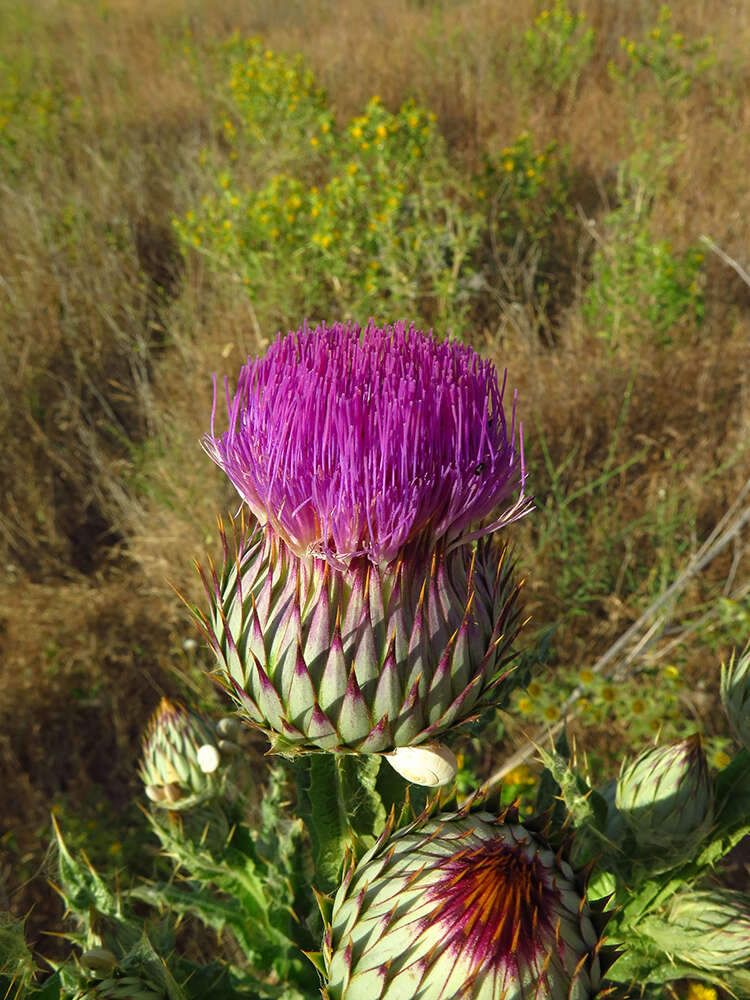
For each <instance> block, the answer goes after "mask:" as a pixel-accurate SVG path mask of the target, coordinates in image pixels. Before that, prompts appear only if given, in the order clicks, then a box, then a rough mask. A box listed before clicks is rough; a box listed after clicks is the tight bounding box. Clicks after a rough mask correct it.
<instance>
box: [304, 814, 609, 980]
mask: <svg viewBox="0 0 750 1000" xmlns="http://www.w3.org/2000/svg"><path fill="white" fill-rule="evenodd" d="M584 881H585V880H584V879H583V878H582V877H581V876H580V873H576V871H574V869H573V868H572V866H571V865H570V864H569V863H568V862H567V861H566V860H565V859H564V857H563V856H562V852H560V851H555V850H553V849H552V848H551V847H550V846H549V845H548V844H547V843H546V842H545V840H544V838H543V837H542V836H541V835H540V834H537V833H532V832H531V831H530V830H529V829H527V828H525V827H524V826H521V825H520V824H519V823H517V822H516V821H515V817H514V816H513V817H511V818H508V813H507V812H506V813H504V814H503V815H502V816H500V817H498V816H494V815H492V814H490V813H485V812H480V813H475V814H473V815H470V814H467V812H466V811H462V812H461V813H458V814H444V815H442V816H438V817H436V818H434V819H431V820H426V821H425V820H423V819H420V820H419V821H417V823H416V824H413V825H412V826H410V827H407V828H405V829H403V830H401V831H399V832H398V833H396V834H390V831H389V830H386V832H385V833H384V835H383V836H382V837H381V839H380V841H379V842H378V843H377V844H376V845H375V846H374V847H373V848H372V849H371V850H370V851H369V852H368V853H367V854H366V855H365V856H364V857H363V858H362V860H361V861H360V862H359V863H358V864H356V865H352V867H351V868H350V869H349V871H348V872H347V874H346V876H345V879H344V882H343V884H342V885H341V887H340V889H339V890H338V892H337V894H336V897H335V899H334V902H333V908H332V913H331V921H330V924H329V925H328V926H327V930H326V935H325V939H324V944H323V959H324V962H325V967H326V971H327V979H328V984H327V994H326V995H327V997H328V1000H401V998H412V997H419V998H420V1000H441V998H444V1000H447V998H448V997H462V998H465V1000H520V998H522V997H534V998H535V1000H587V998H589V997H594V996H596V995H597V994H598V991H599V986H600V982H601V978H602V975H603V974H604V972H605V971H606V967H607V966H608V962H609V959H608V957H607V953H606V950H602V949H601V945H600V931H601V927H602V925H603V918H602V914H601V912H599V910H598V909H597V908H595V907H593V906H590V905H589V904H588V902H587V900H586V895H585V885H584Z"/></svg>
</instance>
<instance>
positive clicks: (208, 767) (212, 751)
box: [198, 743, 221, 774]
mask: <svg viewBox="0 0 750 1000" xmlns="http://www.w3.org/2000/svg"><path fill="white" fill-rule="evenodd" d="M220 763H221V757H220V755H219V751H218V749H217V748H216V747H215V746H213V745H212V744H211V743H204V744H203V746H202V747H198V767H199V768H200V769H201V771H203V773H204V774H213V773H214V771H215V770H216V768H217V767H218V766H219V764H220Z"/></svg>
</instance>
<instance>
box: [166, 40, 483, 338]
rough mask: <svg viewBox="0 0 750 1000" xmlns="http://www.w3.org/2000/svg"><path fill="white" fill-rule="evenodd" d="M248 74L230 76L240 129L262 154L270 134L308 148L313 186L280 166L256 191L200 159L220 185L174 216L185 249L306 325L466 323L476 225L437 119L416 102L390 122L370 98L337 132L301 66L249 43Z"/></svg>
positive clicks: (231, 131)
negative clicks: (353, 320)
mask: <svg viewBox="0 0 750 1000" xmlns="http://www.w3.org/2000/svg"><path fill="white" fill-rule="evenodd" d="M247 65H248V67H249V68H246V69H245V70H244V71H242V70H241V68H240V67H239V65H237V64H235V65H234V69H233V76H232V80H233V81H239V83H238V84H237V85H236V86H235V87H234V90H235V91H239V97H238V100H237V104H236V112H237V114H238V115H239V116H240V120H241V122H242V128H244V129H245V130H246V132H247V134H248V135H249V136H250V138H251V139H257V138H258V136H260V135H262V136H263V138H262V140H258V141H259V142H260V147H259V149H262V148H264V146H265V144H266V143H267V142H268V141H270V138H271V137H272V136H276V138H277V139H278V141H279V142H281V140H282V138H283V140H284V143H286V146H285V148H286V149H287V151H288V152H289V151H292V150H299V149H300V148H301V146H302V145H304V146H305V148H306V149H307V151H308V160H309V157H310V155H314V156H317V157H319V159H318V160H316V163H317V166H318V176H316V172H315V170H312V171H311V170H307V171H306V172H304V173H302V172H297V170H296V169H295V171H294V172H292V171H291V170H283V171H281V172H277V173H273V174H271V176H270V177H269V178H268V179H267V180H266V182H265V183H261V184H258V185H257V186H250V185H247V184H245V183H243V181H242V180H241V178H240V176H239V174H238V172H236V171H235V170H234V169H233V167H232V163H231V158H230V162H229V163H226V164H225V166H224V167H223V168H221V169H217V167H218V164H217V163H216V162H215V161H214V160H212V159H211V158H209V156H208V155H207V154H205V155H204V162H205V165H206V167H207V168H208V169H209V170H210V171H212V172H213V171H216V179H217V181H218V185H217V188H218V189H217V190H216V191H215V193H214V194H213V195H207V196H205V197H204V198H203V200H202V203H201V205H200V207H199V208H196V209H195V210H191V211H189V212H187V213H186V214H185V215H184V216H183V217H182V218H176V219H175V220H174V226H175V230H176V232H177V233H178V235H179V237H180V240H181V241H182V244H183V246H185V247H192V248H195V249H197V250H198V251H199V252H201V253H202V254H204V255H205V257H206V259H207V260H208V261H209V263H210V265H211V266H212V267H214V268H216V269H219V270H224V271H228V272H230V273H231V274H233V275H234V277H235V278H236V280H237V281H238V282H239V283H240V284H242V285H243V286H244V287H245V288H246V290H247V293H248V294H249V295H250V297H251V298H252V299H253V300H254V301H261V302H262V301H273V300H274V299H275V298H282V297H283V299H284V301H285V302H286V303H289V305H290V308H291V311H292V312H297V313H298V314H303V315H307V316H309V317H311V318H312V317H316V318H322V317H323V316H325V315H326V314H327V312H328V311H330V310H333V311H335V312H336V313H337V314H338V315H342V314H343V315H348V316H356V317H360V318H361V317H368V316H375V317H382V316H383V315H384V310H387V314H388V315H389V316H402V315H404V316H408V317H410V318H417V317H427V318H429V319H430V320H432V321H434V322H436V323H438V322H439V323H440V324H441V326H443V327H445V326H451V325H454V324H458V325H460V324H461V323H462V322H463V321H464V320H465V317H466V314H467V310H468V307H469V301H470V298H471V275H472V270H471V264H470V259H471V256H472V253H473V251H474V248H475V247H476V245H477V242H478V238H479V231H480V224H481V217H480V215H479V213H478V212H477V211H475V210H473V208H472V204H471V200H470V198H469V191H468V188H467V185H466V183H465V182H464V181H463V180H462V178H461V177H460V175H459V174H458V173H457V172H456V171H455V170H454V169H453V168H452V167H451V165H450V164H449V162H448V160H447V157H446V155H445V149H444V144H443V140H442V138H441V136H440V134H439V132H438V130H437V127H436V121H435V116H434V115H433V114H431V113H429V112H427V111H425V110H424V109H423V108H420V107H419V106H418V105H416V104H414V103H413V102H407V103H406V104H405V105H403V106H402V107H401V109H400V110H399V111H398V112H395V113H394V112H391V111H389V110H388V109H387V108H385V107H384V105H383V103H382V102H381V100H380V99H379V98H378V97H374V98H373V99H372V100H371V101H370V102H369V103H368V105H367V107H366V108H365V109H364V111H363V113H362V114H361V115H359V116H357V117H356V118H354V119H353V120H352V121H351V122H350V123H349V124H348V125H347V126H346V127H345V128H344V129H343V130H342V131H341V132H340V133H338V132H337V131H336V130H335V127H334V124H333V120H332V116H331V114H330V112H329V111H328V110H327V108H326V107H325V104H324V103H323V98H322V92H321V91H320V90H318V89H315V88H314V87H313V82H312V78H311V77H310V76H309V74H308V73H307V72H306V71H304V70H303V69H302V67H301V66H300V65H299V64H298V63H297V62H296V61H293V62H291V63H289V62H287V61H284V60H283V59H281V57H277V56H275V55H274V53H272V52H270V51H269V50H266V51H264V52H263V54H262V55H261V53H260V49H259V47H258V46H257V45H256V44H255V43H251V45H250V57H249V61H248V64H247ZM266 76H267V77H268V80H267V81H266V82H265V83H264V82H263V81H264V80H265V78H266ZM248 81H249V82H248ZM258 81H261V82H260V83H258ZM252 82H254V83H256V84H257V87H256V86H250V83H252ZM240 84H241V85H240ZM245 84H247V86H245ZM271 118H273V120H274V122H275V126H274V128H273V130H272V131H271V132H270V133H269V132H267V131H266V130H265V126H267V125H268V123H269V121H270V120H271ZM224 130H225V132H227V133H228V135H229V139H231V140H234V138H235V137H236V135H237V134H238V128H235V126H234V125H232V124H231V122H230V121H229V119H227V120H226V121H225V123H224ZM311 151H312V153H311ZM257 152H258V150H256V154H257ZM299 166H300V165H299V164H298V163H297V164H295V168H296V167H299ZM308 167H309V163H308ZM313 181H317V183H313ZM282 286H283V291H281V287H282ZM292 304H293V305H292Z"/></svg>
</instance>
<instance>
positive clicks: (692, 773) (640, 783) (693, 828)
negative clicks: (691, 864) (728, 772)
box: [615, 734, 714, 868]
mask: <svg viewBox="0 0 750 1000" xmlns="http://www.w3.org/2000/svg"><path fill="white" fill-rule="evenodd" d="M615 802H616V805H617V808H618V810H619V811H620V814H621V815H622V817H623V818H624V820H625V821H626V823H627V824H628V826H629V827H630V829H631V830H632V832H633V835H634V836H635V839H636V842H637V843H638V846H639V847H641V848H642V849H643V850H644V851H646V852H651V853H653V854H654V856H655V857H656V859H657V860H659V859H661V862H663V866H664V868H668V867H670V866H671V865H672V864H675V863H677V862H678V861H679V860H680V859H681V858H682V857H683V856H685V855H686V854H689V853H691V852H692V850H693V849H694V847H695V846H696V845H697V844H698V843H699V842H700V841H701V840H702V839H703V837H704V836H705V835H706V833H707V832H708V830H709V828H710V827H711V824H712V822H713V805H714V790H713V784H712V782H711V777H710V775H709V772H708V763H707V761H706V756H705V754H704V752H703V747H702V746H701V741H700V737H699V736H698V735H697V734H696V735H693V736H690V737H688V738H687V739H684V740H676V741H675V742H673V743H668V744H666V745H665V746H654V747H649V749H648V750H644V752H643V753H641V754H640V755H639V756H638V757H637V758H636V759H635V760H634V761H632V762H631V763H628V762H627V761H625V762H624V763H623V767H622V770H621V771H620V778H619V781H618V783H617V793H616V796H615ZM665 852H666V853H665ZM657 855H658V857H657Z"/></svg>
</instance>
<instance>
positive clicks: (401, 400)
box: [203, 322, 530, 564]
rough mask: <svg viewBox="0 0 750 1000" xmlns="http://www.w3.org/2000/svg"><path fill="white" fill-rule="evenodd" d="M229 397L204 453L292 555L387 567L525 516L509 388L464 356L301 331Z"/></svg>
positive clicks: (402, 331)
mask: <svg viewBox="0 0 750 1000" xmlns="http://www.w3.org/2000/svg"><path fill="white" fill-rule="evenodd" d="M225 385H226V398H227V411H228V417H229V428H228V430H226V431H225V432H224V433H223V434H216V432H215V430H214V419H212V422H211V434H210V435H206V437H205V438H204V440H203V445H204V448H205V450H206V452H207V453H208V454H209V455H210V457H211V458H212V459H213V460H214V461H215V462H216V464H217V465H219V466H220V467H221V468H222V469H223V470H224V471H225V472H226V474H227V475H228V476H229V478H230V479H231V481H232V483H234V485H235V487H236V488H237V490H238V492H239V493H240V495H241V496H242V498H243V499H244V500H245V502H246V503H247V504H248V506H249V507H250V509H251V510H252V511H253V513H254V514H255V516H256V517H257V518H258V519H259V520H260V521H261V522H262V523H265V522H269V523H270V525H271V527H272V528H273V529H274V530H275V531H276V532H277V533H278V534H279V535H280V536H281V537H282V538H284V539H285V541H286V542H287V543H288V544H289V545H290V546H291V548H292V549H293V550H294V551H295V552H296V553H298V554H299V555H305V554H312V555H319V556H324V557H325V558H328V559H329V560H330V561H332V562H334V563H337V562H339V563H340V562H347V561H348V560H349V559H350V558H352V557H354V556H361V555H366V556H367V557H368V558H369V559H371V560H372V561H373V562H375V563H381V564H382V563H387V562H390V561H391V560H392V559H394V558H395V557H396V556H397V555H398V553H399V551H400V550H401V549H402V548H403V547H404V546H405V545H407V544H409V543H410V542H412V541H414V540H415V539H418V538H420V536H423V535H424V536H426V537H428V538H429V539H430V540H431V542H432V544H433V545H434V543H435V542H436V541H437V540H438V539H440V538H446V540H447V541H448V542H452V541H456V540H461V541H468V540H470V539H472V538H476V537H478V536H479V535H481V534H486V533H488V532H490V531H494V530H496V529H498V528H500V527H502V526H503V525H505V524H507V523H509V522H510V521H513V520H516V519H517V518H519V517H521V516H522V515H523V514H525V513H526V512H527V511H528V509H529V508H530V501H529V500H527V499H525V497H524V492H523V486H524V480H525V473H524V466H523V449H522V446H521V447H519V450H518V451H517V450H516V447H515V403H514V407H513V414H512V416H511V420H510V427H509V426H508V422H507V421H506V417H505V413H504V410H503V391H504V388H505V382H504V381H503V386H502V388H501V387H499V386H498V380H497V371H496V369H495V366H494V365H493V364H492V363H491V362H490V361H483V360H482V359H481V358H480V357H479V355H477V354H476V353H475V352H474V351H473V350H472V349H471V348H470V347H467V346H465V345H463V344H459V343H457V342H455V341H454V342H449V341H438V340H435V339H434V338H433V337H432V336H431V335H429V334H425V333H422V332H420V331H419V330H415V329H414V328H413V327H409V328H407V327H406V325H405V324H404V323H397V324H395V325H394V326H392V327H387V328H384V329H380V328H378V327H376V326H375V325H374V324H373V323H372V322H371V323H370V324H369V325H368V326H367V327H366V328H365V329H361V328H360V327H359V326H357V325H356V324H346V325H343V324H340V323H337V324H334V325H333V326H331V327H327V326H325V325H323V326H319V327H316V328H315V329H314V330H313V329H310V328H308V327H307V325H305V326H303V327H302V329H300V330H298V331H297V332H296V333H289V334H287V335H286V336H285V337H282V336H281V335H279V337H278V339H277V340H276V341H275V343H274V344H272V345H271V347H270V348H269V350H268V352H267V353H266V355H265V357H262V358H256V359H255V360H251V359H248V363H247V364H246V365H244V366H243V368H242V370H241V372H240V376H239V380H238V385H237V391H236V393H235V394H234V396H232V395H231V393H230V391H229V386H228V383H226V380H225ZM215 406H216V401H214V416H215ZM519 438H520V429H519ZM517 491H518V492H519V496H518V497H517V498H516V500H515V502H514V503H512V504H511V505H510V506H509V508H508V509H506V510H505V511H504V512H502V513H498V512H497V508H498V507H499V506H500V505H501V504H503V503H504V502H505V501H507V500H508V498H509V497H512V496H513V495H514V494H515V493H516V492H517ZM493 512H495V517H494V520H492V522H491V523H489V524H486V525H485V526H484V527H482V528H479V529H478V530H475V531H474V533H471V532H470V530H469V526H470V525H472V524H475V523H476V522H478V521H480V520H482V519H485V518H487V517H488V516H489V515H490V514H492V513H493Z"/></svg>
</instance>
